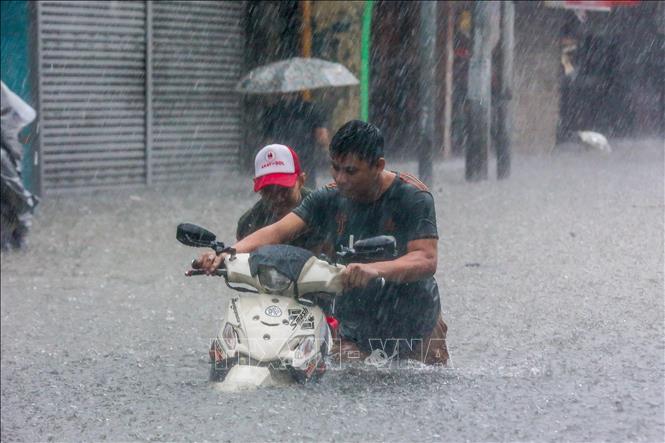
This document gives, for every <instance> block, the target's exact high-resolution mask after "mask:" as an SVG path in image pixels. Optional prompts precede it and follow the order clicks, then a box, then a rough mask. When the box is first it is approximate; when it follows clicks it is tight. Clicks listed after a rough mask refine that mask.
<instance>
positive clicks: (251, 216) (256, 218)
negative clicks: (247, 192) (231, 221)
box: [236, 188, 322, 251]
mask: <svg viewBox="0 0 665 443" xmlns="http://www.w3.org/2000/svg"><path fill="white" fill-rule="evenodd" d="M311 193H312V191H311V190H310V189H308V188H302V189H301V190H300V194H301V195H302V198H303V199H304V198H305V197H307V196H308V195H309V194H311ZM276 221H278V218H277V217H275V214H274V213H273V212H272V211H271V210H270V208H269V207H268V205H267V204H266V203H265V201H263V199H261V200H259V201H258V202H256V204H255V205H254V206H252V208H251V209H249V210H248V211H247V212H245V213H244V214H243V215H242V216H241V217H240V219H239V220H238V227H237V229H236V238H237V239H238V240H242V239H243V238H245V237H247V236H248V235H249V234H252V233H253V232H255V231H258V230H259V229H261V228H264V227H266V226H268V225H271V224H273V223H275V222H276ZM321 243H322V239H321V238H320V237H317V236H316V235H315V232H314V230H312V229H308V230H307V231H305V232H304V233H302V234H300V235H299V236H298V237H296V238H295V239H293V240H292V241H291V242H289V244H290V245H292V246H298V247H300V248H304V249H308V250H310V251H313V250H315V248H316V247H317V246H319V245H320V244H321Z"/></svg>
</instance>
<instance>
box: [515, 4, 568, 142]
mask: <svg viewBox="0 0 665 443" xmlns="http://www.w3.org/2000/svg"><path fill="white" fill-rule="evenodd" d="M561 24H562V12H561V11H560V10H556V9H551V8H545V7H544V6H543V5H542V3H541V2H516V5H515V60H514V95H513V100H514V106H515V120H514V125H515V126H514V131H515V132H514V148H513V149H514V151H515V152H522V153H539V152H548V151H549V150H551V149H552V148H553V147H554V145H555V144H556V128H557V120H558V118H559V71H560V69H561V68H560V64H561V61H560V50H559V41H558V35H559V30H560V28H561Z"/></svg>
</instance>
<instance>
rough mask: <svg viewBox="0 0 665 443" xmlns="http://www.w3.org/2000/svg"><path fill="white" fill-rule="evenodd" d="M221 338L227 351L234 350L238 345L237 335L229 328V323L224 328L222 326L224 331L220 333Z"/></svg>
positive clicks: (231, 327)
mask: <svg viewBox="0 0 665 443" xmlns="http://www.w3.org/2000/svg"><path fill="white" fill-rule="evenodd" d="M222 338H223V339H224V343H226V346H228V347H229V349H235V347H236V346H237V345H238V333H237V332H236V330H235V329H234V328H233V326H231V323H227V324H226V326H224V330H223V331H222Z"/></svg>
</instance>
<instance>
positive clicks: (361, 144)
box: [330, 120, 383, 165]
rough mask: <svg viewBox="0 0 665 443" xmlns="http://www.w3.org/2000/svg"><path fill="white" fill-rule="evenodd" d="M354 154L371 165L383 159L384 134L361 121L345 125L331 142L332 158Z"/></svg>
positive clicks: (373, 126) (352, 121)
mask: <svg viewBox="0 0 665 443" xmlns="http://www.w3.org/2000/svg"><path fill="white" fill-rule="evenodd" d="M347 154H353V155H355V156H356V157H358V159H360V160H363V161H366V162H368V163H370V164H372V165H373V164H374V163H376V161H377V160H378V159H380V158H381V157H383V134H381V130H380V129H379V128H377V127H376V126H375V125H373V124H371V123H367V122H363V121H360V120H351V121H350V122H347V123H345V124H344V125H343V126H342V127H341V128H339V130H338V131H337V132H336V133H335V135H334V136H333V138H332V141H331V142H330V156H331V157H333V158H335V157H343V156H345V155H347Z"/></svg>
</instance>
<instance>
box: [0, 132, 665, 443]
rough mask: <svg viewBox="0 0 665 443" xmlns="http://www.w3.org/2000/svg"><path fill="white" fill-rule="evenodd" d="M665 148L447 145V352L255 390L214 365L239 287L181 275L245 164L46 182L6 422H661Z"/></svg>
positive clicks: (421, 425)
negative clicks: (184, 178)
mask: <svg viewBox="0 0 665 443" xmlns="http://www.w3.org/2000/svg"><path fill="white" fill-rule="evenodd" d="M663 151H664V147H663V141H662V140H651V141H639V142H635V141H632V142H631V141H625V142H622V143H618V144H616V146H615V152H613V153H612V154H611V155H609V156H605V155H602V154H600V153H597V152H584V151H578V150H572V149H571V150H570V151H566V152H558V153H554V154H552V155H546V156H538V157H527V156H517V158H516V159H515V160H514V162H513V174H512V177H511V178H510V179H509V180H506V181H501V182H497V181H496V180H495V179H493V178H492V179H491V180H489V181H486V182H482V183H476V184H468V183H466V182H465V181H464V178H463V177H464V165H463V162H462V161H461V160H453V161H448V162H445V163H440V164H437V165H436V166H435V173H436V175H437V182H436V185H435V186H434V189H433V191H434V195H435V200H436V204H437V215H438V224H439V232H440V236H441V240H440V243H439V269H438V272H437V279H438V281H439V284H440V286H441V288H442V292H443V308H444V313H445V318H446V321H447V322H448V325H449V348H450V351H451V355H452V367H450V368H447V369H433V368H418V367H415V368H413V367H411V368H409V367H399V368H392V369H376V368H372V367H369V366H344V367H341V368H339V367H335V368H333V370H330V371H329V372H328V373H327V374H326V376H325V377H324V379H323V380H322V381H321V382H320V383H317V384H311V385H306V386H289V387H283V388H272V389H267V390H262V391H257V392H252V393H244V394H226V393H221V392H218V391H216V390H215V389H213V388H212V387H211V385H210V384H209V383H208V382H207V374H208V356H207V348H208V345H209V341H210V338H211V337H212V336H213V335H214V334H215V333H216V332H217V328H218V326H219V324H220V318H221V316H222V315H223V309H224V303H225V300H226V297H227V296H228V295H229V294H230V290H228V289H227V288H226V287H225V286H224V285H223V283H222V281H221V280H219V279H216V278H191V279H187V278H185V277H184V276H183V271H184V270H185V269H186V267H187V264H188V262H189V261H190V260H191V258H192V257H193V256H194V255H195V250H193V249H191V248H187V247H185V246H182V245H180V244H178V243H177V242H176V241H175V227H176V225H177V224H178V223H179V222H183V221H189V222H194V223H197V224H200V225H203V226H206V227H208V228H209V229H211V230H213V231H215V232H216V233H217V234H218V236H219V237H220V238H222V239H229V240H230V239H232V237H233V233H234V229H235V221H236V220H237V218H238V217H239V215H240V214H241V213H242V211H243V210H245V209H246V208H248V207H249V205H250V203H251V202H252V201H253V200H254V198H255V197H254V196H253V195H252V193H251V192H250V191H249V188H250V182H249V180H248V179H247V178H244V179H237V178H234V176H233V175H227V176H226V177H225V178H224V179H223V180H220V179H219V178H216V177H213V178H210V179H207V180H202V183H204V185H203V186H202V189H200V190H192V189H191V187H186V186H169V187H162V188H159V189H155V190H134V191H132V190H127V191H116V192H113V193H109V192H106V193H100V194H94V195H82V196H68V197H50V198H47V199H45V201H44V202H43V203H42V205H41V207H40V210H39V213H38V217H37V219H36V222H35V226H34V230H33V232H32V235H31V237H30V241H31V243H30V246H29V249H28V250H27V251H26V252H21V253H9V254H8V253H3V254H2V257H1V267H2V283H1V290H2V296H1V320H2V327H1V331H2V335H1V342H2V348H1V351H2V356H1V358H2V362H1V363H2V367H1V369H2V371H1V382H2V389H1V401H2V412H1V415H2V423H1V438H2V441H37V440H38V441H46V440H48V441H51V440H55V441H91V440H93V441H98V440H111V441H120V440H122V441H127V440H167V441H174V440H188V441H189V440H197V441H201V440H211V441H276V440H280V441H281V440H296V441H350V440H351V441H359V440H362V441H368V440H369V441H378V440H381V441H454V442H457V441H616V442H622V441H628V440H630V441H646V442H661V441H664V440H665V430H664V429H665V423H664V418H663V417H664V414H665V409H664V397H663V395H664V381H663V380H664V377H665V369H664V355H665V347H664V334H663V333H664V326H663V325H664V298H663V215H664V207H663V202H664V195H663V193H664V183H663V177H664V171H663V169H664V159H663ZM399 167H400V168H401V169H402V170H407V171H411V172H415V170H416V165H415V163H414V162H407V163H401V164H400V165H399ZM492 175H493V174H492Z"/></svg>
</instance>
